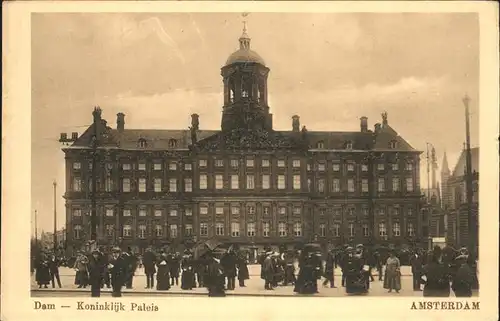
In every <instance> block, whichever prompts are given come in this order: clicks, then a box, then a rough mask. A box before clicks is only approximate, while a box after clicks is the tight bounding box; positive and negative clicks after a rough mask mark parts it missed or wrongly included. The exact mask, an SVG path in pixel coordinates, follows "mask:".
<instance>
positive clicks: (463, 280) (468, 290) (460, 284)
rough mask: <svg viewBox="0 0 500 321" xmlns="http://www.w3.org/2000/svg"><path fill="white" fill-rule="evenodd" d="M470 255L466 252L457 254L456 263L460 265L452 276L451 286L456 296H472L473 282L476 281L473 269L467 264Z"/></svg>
mask: <svg viewBox="0 0 500 321" xmlns="http://www.w3.org/2000/svg"><path fill="white" fill-rule="evenodd" d="M467 261H468V256H467V255H465V254H462V255H459V256H457V258H456V259H455V263H456V265H457V267H458V269H457V271H456V272H455V273H454V275H453V278H452V282H453V283H452V285H451V288H452V290H453V292H455V296H456V297H471V296H472V283H473V281H474V278H473V271H472V269H471V268H470V266H469V264H467Z"/></svg>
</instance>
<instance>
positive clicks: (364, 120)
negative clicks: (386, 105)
mask: <svg viewBox="0 0 500 321" xmlns="http://www.w3.org/2000/svg"><path fill="white" fill-rule="evenodd" d="M359 120H360V121H361V122H360V125H361V132H362V133H366V132H367V131H368V117H365V116H363V117H361V118H360V119H359Z"/></svg>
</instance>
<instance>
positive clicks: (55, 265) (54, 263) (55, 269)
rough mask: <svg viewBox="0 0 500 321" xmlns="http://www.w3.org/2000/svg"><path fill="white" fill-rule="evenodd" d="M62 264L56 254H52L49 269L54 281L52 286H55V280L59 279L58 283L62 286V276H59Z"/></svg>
mask: <svg viewBox="0 0 500 321" xmlns="http://www.w3.org/2000/svg"><path fill="white" fill-rule="evenodd" d="M60 264H61V262H60V260H58V259H57V258H56V256H55V255H52V257H51V258H50V261H49V271H50V279H51V281H52V288H55V286H56V285H55V281H57V285H58V286H59V288H61V278H60V277H59V265H60Z"/></svg>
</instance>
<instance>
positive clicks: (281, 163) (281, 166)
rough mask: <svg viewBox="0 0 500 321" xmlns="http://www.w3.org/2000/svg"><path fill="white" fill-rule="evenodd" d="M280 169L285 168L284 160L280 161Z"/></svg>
mask: <svg viewBox="0 0 500 321" xmlns="http://www.w3.org/2000/svg"><path fill="white" fill-rule="evenodd" d="M278 167H280V168H283V167H285V161H284V160H283V159H279V160H278Z"/></svg>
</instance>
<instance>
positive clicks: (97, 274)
mask: <svg viewBox="0 0 500 321" xmlns="http://www.w3.org/2000/svg"><path fill="white" fill-rule="evenodd" d="M102 258H103V254H102V253H101V252H99V251H98V250H94V251H92V256H91V257H90V260H89V283H90V293H91V296H92V297H100V296H101V285H102V281H103V278H102V276H103V273H104V267H105V266H104V264H103V263H104V262H103V259H102Z"/></svg>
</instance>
